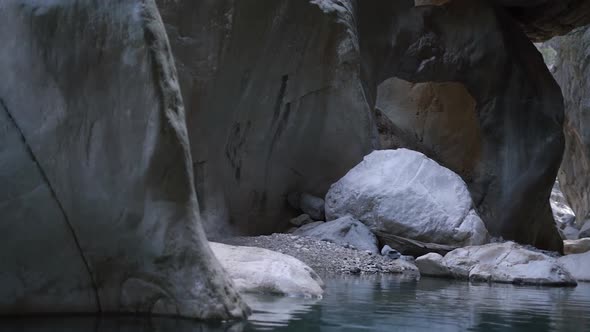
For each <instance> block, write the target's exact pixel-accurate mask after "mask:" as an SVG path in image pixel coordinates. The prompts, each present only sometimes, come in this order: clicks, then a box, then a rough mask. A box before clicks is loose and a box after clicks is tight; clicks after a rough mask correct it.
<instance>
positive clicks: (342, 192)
mask: <svg viewBox="0 0 590 332" xmlns="http://www.w3.org/2000/svg"><path fill="white" fill-rule="evenodd" d="M345 215H351V216H353V217H354V218H356V219H358V220H360V221H362V222H363V223H365V224H366V225H367V226H369V228H371V229H372V230H375V231H378V232H383V233H388V234H393V235H398V236H402V237H406V238H410V239H416V240H419V241H424V242H432V243H441V244H449V245H458V246H461V245H477V244H483V243H486V241H487V238H488V234H487V230H486V228H485V226H484V224H483V222H482V221H481V219H479V217H478V216H477V213H476V212H475V211H474V210H473V203H472V201H471V196H470V195H469V191H468V190H467V186H466V185H465V182H463V180H462V179H461V178H460V177H459V176H458V175H457V174H455V173H453V172H452V171H450V170H448V169H446V168H444V167H442V166H440V165H438V164H437V163H436V162H435V161H433V160H430V159H428V158H427V157H426V156H424V155H423V154H421V153H418V152H415V151H411V150H406V149H398V150H383V151H375V152H373V153H371V154H370V155H368V156H366V157H365V159H364V160H363V161H362V162H361V163H360V164H359V165H357V166H356V167H355V168H353V169H352V170H351V171H350V172H348V173H347V174H346V175H345V176H344V177H343V178H342V179H340V180H339V181H338V182H336V183H335V184H334V185H332V187H331V188H330V191H329V192H328V194H327V195H326V217H327V218H328V219H329V220H333V219H336V218H339V217H341V216H345Z"/></svg>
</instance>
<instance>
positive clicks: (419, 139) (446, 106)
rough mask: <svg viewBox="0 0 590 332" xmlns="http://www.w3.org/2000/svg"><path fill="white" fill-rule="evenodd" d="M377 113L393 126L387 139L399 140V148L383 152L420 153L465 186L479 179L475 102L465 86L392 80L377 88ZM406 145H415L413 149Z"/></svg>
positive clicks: (479, 141) (450, 83) (478, 144)
mask: <svg viewBox="0 0 590 332" xmlns="http://www.w3.org/2000/svg"><path fill="white" fill-rule="evenodd" d="M377 109H379V110H380V111H382V112H383V114H384V115H385V116H386V117H387V118H388V119H390V120H391V122H392V123H393V124H395V126H397V128H398V130H394V131H393V132H392V133H391V134H390V135H391V136H394V137H398V138H401V139H403V142H401V144H399V145H398V146H395V144H393V145H394V146H382V148H385V149H387V148H398V147H405V148H410V149H412V150H417V151H420V152H422V153H424V154H425V155H427V156H428V157H430V158H431V159H434V160H437V161H439V162H440V163H441V164H442V165H444V166H445V167H447V168H449V169H451V170H452V171H453V172H455V173H457V174H459V175H461V177H462V178H463V179H464V180H465V181H466V182H468V183H469V182H472V181H473V179H475V178H477V177H478V174H476V173H477V171H478V170H477V164H478V163H479V161H480V159H481V153H482V137H481V129H480V126H479V122H478V119H477V114H476V101H475V100H474V99H473V97H472V96H471V94H470V93H469V91H467V89H466V88H465V86H464V85H463V84H460V83H454V82H447V83H410V82H407V81H404V80H401V79H399V78H390V79H388V80H386V81H384V82H383V83H381V84H380V85H379V88H378V94H377ZM408 136H409V137H410V138H409V139H408ZM390 140H393V141H395V140H394V139H390ZM408 141H409V142H416V143H418V144H417V145H414V146H412V144H408V143H406V142H408Z"/></svg>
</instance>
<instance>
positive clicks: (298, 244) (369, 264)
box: [221, 233, 419, 276]
mask: <svg viewBox="0 0 590 332" xmlns="http://www.w3.org/2000/svg"><path fill="white" fill-rule="evenodd" d="M221 242H222V243H225V244H229V245H235V246H248V247H258V248H264V249H269V250H273V251H277V252H280V253H283V254H286V255H290V256H293V257H295V258H297V259H299V260H301V261H302V262H304V263H306V264H307V265H309V266H310V267H311V268H312V269H314V270H315V271H316V272H318V273H323V274H326V273H328V274H329V273H337V274H375V273H395V274H402V273H403V274H407V275H409V276H418V275H419V272H418V268H417V267H416V265H414V263H413V262H412V261H411V260H410V261H408V260H406V259H405V258H401V259H397V260H393V259H390V258H387V257H384V256H381V255H375V254H372V253H370V252H368V251H361V250H356V249H354V248H352V247H350V246H341V245H338V244H335V243H332V242H326V241H319V240H316V239H312V238H308V237H301V236H296V235H291V234H281V233H275V234H272V235H268V236H256V237H234V238H229V239H224V240H222V241H221Z"/></svg>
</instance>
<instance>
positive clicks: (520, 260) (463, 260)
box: [416, 242, 576, 286]
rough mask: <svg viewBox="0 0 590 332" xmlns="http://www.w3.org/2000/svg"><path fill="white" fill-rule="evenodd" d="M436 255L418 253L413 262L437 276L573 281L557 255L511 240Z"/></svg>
mask: <svg viewBox="0 0 590 332" xmlns="http://www.w3.org/2000/svg"><path fill="white" fill-rule="evenodd" d="M436 255H437V254H428V256H422V257H419V258H418V259H416V265H417V266H418V268H420V267H422V269H421V271H422V270H423V271H424V273H425V274H428V275H430V276H437V277H449V276H452V277H454V278H458V279H469V280H474V281H487V282H499V283H513V284H525V285H553V286H574V285H576V280H575V279H574V278H573V277H572V275H571V274H570V273H569V272H568V270H566V269H564V268H563V267H562V266H561V265H560V264H559V262H558V260H557V258H554V257H551V256H548V255H545V254H543V253H540V252H536V251H532V250H530V249H527V248H525V247H523V246H520V245H518V244H516V243H514V242H505V243H491V244H487V245H483V246H473V247H466V248H459V249H456V250H454V251H451V252H450V253H448V254H446V255H445V256H444V258H442V259H441V258H440V257H439V256H436Z"/></svg>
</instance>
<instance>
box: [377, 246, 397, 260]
mask: <svg viewBox="0 0 590 332" xmlns="http://www.w3.org/2000/svg"><path fill="white" fill-rule="evenodd" d="M381 255H382V256H385V257H388V258H390V259H394V260H395V259H398V258H400V257H401V256H402V254H400V252H399V251H397V250H395V249H393V248H391V247H390V246H388V245H385V246H384V247H383V249H381Z"/></svg>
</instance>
